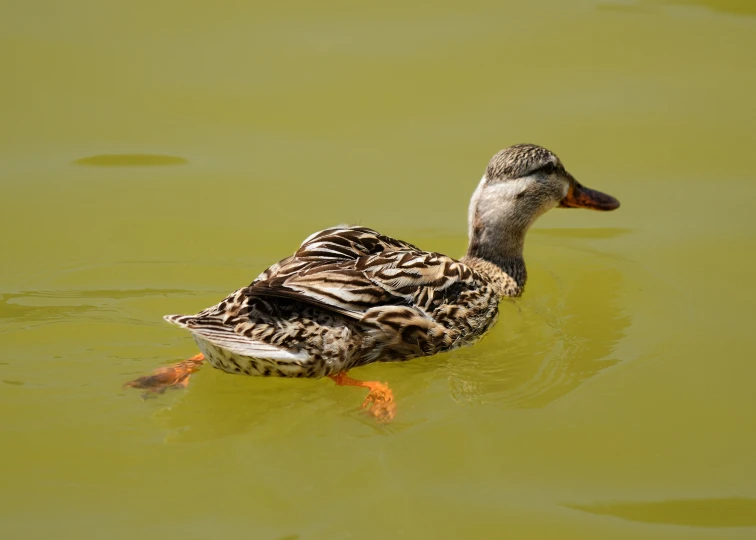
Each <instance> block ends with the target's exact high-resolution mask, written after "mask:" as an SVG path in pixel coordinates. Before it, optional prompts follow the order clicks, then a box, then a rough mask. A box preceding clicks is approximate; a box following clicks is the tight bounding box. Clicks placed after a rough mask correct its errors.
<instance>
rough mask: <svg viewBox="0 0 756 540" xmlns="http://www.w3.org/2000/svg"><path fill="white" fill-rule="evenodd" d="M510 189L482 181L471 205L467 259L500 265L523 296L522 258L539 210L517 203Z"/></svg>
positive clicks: (526, 273)
mask: <svg viewBox="0 0 756 540" xmlns="http://www.w3.org/2000/svg"><path fill="white" fill-rule="evenodd" d="M507 189H510V187H509V186H507V185H499V186H493V187H492V186H489V185H488V184H487V180H486V177H485V176H484V177H483V179H482V180H481V182H480V185H479V186H478V189H477V190H476V191H475V193H474V194H473V197H472V200H471V201H470V211H469V237H470V244H469V246H468V248H467V255H466V258H469V259H480V260H484V261H487V262H489V263H492V264H494V265H496V266H497V267H498V268H499V269H501V271H502V272H504V273H506V274H507V275H508V276H509V277H510V278H512V279H513V280H514V281H515V282H516V283H517V289H518V293H517V294H520V293H521V292H522V289H523V288H524V287H525V282H526V281H527V279H528V272H527V270H526V269H525V260H524V259H523V257H522V252H523V247H524V245H525V234H526V233H527V232H528V229H529V228H530V226H531V225H532V224H533V222H534V221H535V219H536V217H537V216H538V210H539V209H538V207H537V206H532V207H531V206H530V205H528V204H525V203H523V202H522V201H521V202H519V203H515V201H516V198H514V197H512V196H507V194H506V193H505V191H506V190H507ZM492 190H493V193H492ZM496 190H499V191H501V192H504V196H501V195H497V194H496ZM492 195H493V196H492ZM515 204H517V207H515Z"/></svg>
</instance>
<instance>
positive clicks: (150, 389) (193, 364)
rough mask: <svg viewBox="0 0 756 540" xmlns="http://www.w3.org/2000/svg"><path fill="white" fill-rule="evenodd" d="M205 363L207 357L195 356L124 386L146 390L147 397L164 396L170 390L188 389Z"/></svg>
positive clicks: (159, 369) (200, 354)
mask: <svg viewBox="0 0 756 540" xmlns="http://www.w3.org/2000/svg"><path fill="white" fill-rule="evenodd" d="M204 361H205V355H203V354H202V353H199V354H195V355H194V356H192V357H191V358H187V359H186V360H182V361H181V362H178V363H177V364H173V365H171V366H165V367H161V368H158V369H156V370H155V371H153V372H152V375H145V376H144V377H139V378H138V379H134V380H133V381H129V382H127V383H126V384H124V386H126V387H129V388H139V389H141V390H145V392H144V394H143V395H144V396H145V397H147V396H149V395H150V394H162V393H163V392H165V391H166V390H167V389H168V388H186V387H187V386H189V377H190V376H191V374H192V373H194V372H195V371H197V370H199V368H200V366H201V365H202V362H204Z"/></svg>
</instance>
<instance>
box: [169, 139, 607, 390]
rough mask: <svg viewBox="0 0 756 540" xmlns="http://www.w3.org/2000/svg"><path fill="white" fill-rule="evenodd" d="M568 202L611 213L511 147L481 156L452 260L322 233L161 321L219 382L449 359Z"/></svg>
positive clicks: (539, 157) (546, 161)
mask: <svg viewBox="0 0 756 540" xmlns="http://www.w3.org/2000/svg"><path fill="white" fill-rule="evenodd" d="M580 190H582V191H580ZM578 191H580V193H583V194H584V193H585V192H590V193H589V195H591V194H592V196H594V197H598V196H599V195H600V196H602V197H604V199H601V198H600V197H598V198H595V199H591V200H590V201H589V202H591V203H592V204H593V206H591V204H588V203H586V202H585V201H586V200H588V199H585V200H584V201H582V203H581V204H580V205H582V206H588V207H592V208H596V209H603V210H610V209H613V208H616V207H617V206H618V205H619V203H618V202H617V201H616V200H614V199H613V198H612V197H609V196H607V195H604V194H601V193H598V192H592V191H591V190H586V189H585V188H582V186H580V185H579V184H578V183H577V182H576V181H575V179H574V178H573V177H572V176H571V175H569V173H567V172H566V170H565V169H564V167H563V166H562V164H561V162H560V161H559V159H558V158H557V157H556V156H555V155H554V154H553V153H551V152H549V151H548V150H546V149H544V148H541V147H538V146H535V145H517V146H514V147H511V148H508V149H505V150H502V151H501V152H499V153H498V154H496V155H495V156H494V157H493V159H492V160H491V162H490V163H489V165H488V168H487V170H486V174H485V175H484V177H483V179H482V180H481V182H480V184H479V186H478V189H477V190H476V192H475V194H474V195H473V198H472V201H471V203H470V216H469V219H470V246H469V248H468V252H467V255H466V256H465V257H463V258H462V259H460V260H455V259H452V258H450V257H448V256H446V255H442V254H439V253H432V252H427V251H423V250H421V249H419V248H417V247H415V246H413V245H412V244H408V243H406V242H402V241H400V240H396V239H393V238H390V237H388V236H384V235H381V234H380V233H378V232H376V231H374V230H371V229H368V228H365V227H349V226H340V227H334V228H330V229H325V230H323V231H320V232H317V233H315V234H313V235H311V236H310V237H309V238H307V239H306V240H305V241H304V243H302V245H301V246H300V248H299V249H298V250H297V251H296V253H294V255H292V256H291V257H288V258H286V259H284V260H282V261H280V262H278V263H276V264H274V265H272V266H271V267H270V268H268V269H267V270H265V271H264V272H263V273H262V274H260V275H259V276H258V277H257V279H255V281H254V282H252V284H251V285H249V286H248V287H244V288H242V289H239V290H237V291H235V292H234V293H232V294H231V295H229V296H228V297H227V298H225V299H224V300H222V301H221V302H220V303H218V304H217V305H215V306H212V307H210V308H207V309H205V310H203V311H202V312H200V313H198V314H196V315H168V316H166V317H165V318H166V320H168V321H169V322H172V323H175V324H177V325H179V326H181V327H184V328H186V329H187V330H189V331H190V332H191V333H192V335H193V336H194V338H195V340H196V341H197V344H198V346H199V348H200V349H201V350H202V353H203V354H204V355H205V357H206V358H207V360H208V361H209V362H210V363H211V364H212V365H213V366H214V367H216V368H219V369H221V370H223V371H226V372H229V373H242V374H247V375H263V376H267V375H276V376H283V377H323V376H327V375H336V374H338V373H341V372H344V371H346V370H348V369H351V368H353V367H357V366H361V365H364V364H368V363H371V362H376V361H382V362H387V361H398V360H408V359H411V358H416V357H419V356H428V355H432V354H436V353H439V352H444V351H449V350H452V349H454V348H457V347H459V346H461V345H465V344H470V343H473V342H475V341H476V340H478V339H479V338H480V337H481V336H482V335H483V334H484V333H485V332H486V331H487V330H488V329H490V328H491V327H492V326H493V324H494V323H495V322H496V318H497V314H498V304H499V301H500V300H501V298H502V297H505V296H518V295H520V294H521V293H522V290H523V287H524V285H525V280H526V277H527V273H526V271H525V264H524V262H523V259H522V247H523V242H524V236H525V233H526V232H527V230H528V228H529V227H530V225H531V224H532V223H533V222H534V221H535V219H536V218H537V217H538V216H539V215H541V214H542V213H544V212H545V211H547V210H548V209H550V208H553V207H554V206H557V205H558V204H561V205H562V206H570V204H567V202H568V200H569V201H573V202H574V200H577V199H575V197H578V195H575V196H574V197H573V195H572V194H573V192H575V193H578ZM580 196H584V195H580ZM573 199H574V200H573ZM596 201H598V202H596ZM602 205H603V206H602Z"/></svg>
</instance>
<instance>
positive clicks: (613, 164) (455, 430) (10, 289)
mask: <svg viewBox="0 0 756 540" xmlns="http://www.w3.org/2000/svg"><path fill="white" fill-rule="evenodd" d="M755 15H756V11H754V9H753V3H752V2H748V1H745V0H744V1H740V2H738V1H734V0H733V1H725V0H722V1H714V0H708V1H703V0H698V1H692V0H691V1H671V0H668V1H662V0H636V1H622V0H616V1H613V0H577V1H573V2H561V1H557V0H540V1H537V2H530V3H526V2H492V1H482V2H466V3H465V4H464V6H462V5H458V4H449V3H442V4H436V5H434V7H432V8H431V7H429V4H427V3H421V2H406V1H405V2H393V3H392V2H390V3H388V4H386V3H384V4H382V6H381V7H366V6H363V5H359V6H358V5H356V4H354V3H350V2H340V1H331V2H325V3H323V2H319V3H317V5H315V4H312V3H307V2H296V3H295V4H291V3H288V4H286V5H284V4H280V5H279V4H272V3H265V4H255V3H248V2H220V3H212V4H210V3H202V2H194V1H189V2H186V1H185V2H175V1H166V2H157V3H155V2H150V3H147V2H129V3H123V2H121V3H112V2H110V3H92V2H84V1H81V0H73V1H70V2H66V3H65V4H63V3H59V2H49V1H47V2H38V3H35V4H33V5H32V4H22V3H18V2H17V3H14V4H12V5H7V6H5V7H3V8H0V72H1V73H2V80H3V84H1V85H0V111H2V118H3V120H2V124H1V127H0V193H2V197H1V198H0V200H1V201H2V206H1V209H2V211H0V227H1V228H2V231H3V233H2V235H0V253H1V254H2V258H1V259H0V260H2V262H0V412H1V413H2V417H3V426H4V427H3V430H2V436H1V437H2V438H1V439H0V443H2V457H3V460H2V463H3V464H4V466H3V467H2V481H0V535H1V536H2V537H3V538H51V537H55V538H77V539H80V538H103V537H107V538H113V539H119V538H124V539H126V538H128V539H133V538H141V539H152V538H177V539H200V538H207V539H213V538H227V539H234V538H240V539H241V538H244V539H247V538H255V539H258V538H260V539H268V538H269V539H279V540H282V539H295V538H297V539H337V538H408V539H409V538H463V537H464V538H518V539H531V538H532V539H551V538H561V539H592V538H596V539H605V538H613V539H624V538H644V539H657V538H658V539H667V538H674V539H691V538H702V539H704V538H705V539H708V538H711V539H722V538H753V537H754V535H756V528H755V526H756V513H755V510H754V509H755V508H756V506H755V505H754V501H755V500H756V461H755V460H754V458H753V456H754V455H756V431H755V430H754V429H753V414H754V411H755V410H756V393H755V392H754V391H753V381H754V380H756V363H754V361H753V359H754V352H756V347H755V345H756V338H754V332H753V328H752V327H753V305H754V302H755V301H756V294H754V287H753V284H752V280H753V266H754V262H756V260H755V256H754V253H756V251H755V250H754V248H756V242H755V241H754V240H755V239H756V238H755V237H756V223H755V219H754V217H753V201H754V196H755V195H756V184H754V178H753V159H752V156H753V143H754V125H756V108H755V107H754V104H753V103H754V101H753V96H754V95H756V70H754V63H753V51H754V50H756V17H755ZM518 142H535V143H538V144H542V145H544V146H547V147H549V148H551V149H553V150H554V151H556V152H557V153H558V154H559V155H560V157H561V158H562V159H563V161H564V162H565V164H566V165H567V167H568V169H569V170H570V171H571V172H572V173H573V174H574V175H575V176H576V177H577V178H578V179H580V180H581V181H582V182H584V183H585V184H586V185H590V186H592V187H595V188H597V189H601V190H604V191H606V192H608V193H611V194H613V195H615V196H616V197H617V198H619V199H620V200H621V201H622V204H623V206H622V208H621V209H620V210H619V211H617V212H613V213H608V214H603V213H601V214H600V213H594V212H588V211H578V210H559V211H556V210H555V211H553V212H551V213H549V214H548V215H546V216H545V217H544V218H542V219H541V220H540V221H539V222H538V224H537V225H536V227H535V229H534V230H533V231H532V232H531V234H530V235H529V237H528V241H527V246H526V260H527V262H528V266H529V273H530V279H529V282H528V286H527V290H526V294H525V296H524V297H523V298H522V299H520V300H517V301H516V302H505V303H503V304H502V307H501V311H502V314H501V318H500V322H499V324H498V326H497V327H496V329H495V330H494V331H493V332H492V333H491V334H490V335H489V336H488V337H487V338H486V339H484V340H483V341H482V342H481V343H480V344H479V345H477V346H476V347H474V348H467V349H463V350H459V351H456V352H454V353H451V354H446V355H442V356H438V357H433V358H427V359H420V360H416V361H412V362H409V363H405V364H393V365H388V364H386V365H372V366H368V367H365V368H362V369H359V370H355V371H354V373H353V374H354V376H358V377H361V378H364V379H380V380H383V381H387V382H389V383H390V384H391V386H392V387H393V389H394V392H395V394H396V396H397V399H398V405H399V414H398V416H397V418H396V421H395V422H394V423H393V424H391V425H388V426H378V425H376V424H375V423H374V422H372V421H371V420H370V419H369V418H367V417H365V416H364V415H363V414H362V413H361V412H360V410H359V404H360V402H361V400H362V397H363V395H362V393H361V392H360V391H359V390H355V389H349V388H336V387H334V385H333V384H332V383H331V382H330V381H324V380H320V381H302V380H294V381H288V380H270V379H255V378H245V377H239V376H231V375H227V374H224V373H221V372H218V371H215V370H211V369H204V370H202V371H201V372H200V373H199V374H197V375H196V376H195V377H194V379H193V381H192V384H191V386H190V388H189V389H188V390H186V391H180V392H179V391H176V392H170V393H167V394H165V395H164V396H161V397H160V398H158V399H152V400H147V401H143V400H141V399H140V397H139V395H138V393H137V392H134V391H131V390H124V389H122V388H121V385H122V384H123V383H124V382H125V381H126V380H129V379H130V378H134V377H136V376H139V375H143V374H146V373H148V372H149V371H150V370H152V369H153V368H155V367H157V366H160V365H164V364H167V363H170V362H173V361H177V360H179V359H182V358H185V357H187V356H189V355H192V354H194V353H195V352H196V351H195V349H194V347H193V343H192V341H191V339H190V338H189V337H188V336H187V335H185V334H184V333H182V332H181V331H180V330H178V329H176V328H173V327H170V326H169V325H167V324H165V323H164V322H163V321H162V319H161V316H162V315H163V314H165V313H176V312H186V313H190V312H195V311H198V310H200V309H201V308H204V307H206V306H207V305H210V304H211V303H215V302H217V301H218V300H219V299H220V298H222V297H223V296H224V295H225V294H226V293H228V292H230V291H231V290H234V289H235V288H237V287H239V286H241V285H244V284H247V283H248V282H250V281H251V280H252V279H253V277H254V276H256V275H257V273H259V272H260V271H261V270H262V269H264V268H265V267H266V266H267V265H268V264H270V263H272V262H274V261H276V260H278V259H280V258H282V257H284V256H286V255H288V254H289V253H291V251H292V250H293V249H295V247H296V246H297V245H298V243H299V242H301V241H302V239H304V238H305V237H307V236H308V235H309V234H310V233H312V232H313V231H315V230H318V229H320V228H323V227H326V226H329V225H334V224H338V223H354V224H362V225H366V226H370V227H373V228H377V229H379V230H381V231H382V232H385V233H387V234H391V235H394V236H397V237H399V238H402V239H404V240H407V241H410V242H413V243H415V244H419V245H421V246H423V247H425V248H427V249H431V250H437V251H442V252H445V253H449V254H451V255H461V254H462V253H463V252H464V249H465V246H466V237H465V234H466V221H465V220H466V216H465V214H466V208H467V200H468V197H469V196H470V194H471V193H472V191H473V189H474V188H475V185H476V184H477V181H478V179H479V178H480V175H481V174H482V172H483V170H484V167H485V164H486V162H487V160H488V159H489V158H490V156H491V155H492V154H493V153H494V152H496V151H497V150H499V149H500V148H502V147H505V146H508V145H510V144H514V143H518Z"/></svg>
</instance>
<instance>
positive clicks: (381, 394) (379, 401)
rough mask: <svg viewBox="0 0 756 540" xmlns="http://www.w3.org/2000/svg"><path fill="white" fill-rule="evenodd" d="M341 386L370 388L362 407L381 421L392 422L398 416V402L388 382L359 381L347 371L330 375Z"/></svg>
mask: <svg viewBox="0 0 756 540" xmlns="http://www.w3.org/2000/svg"><path fill="white" fill-rule="evenodd" d="M329 377H330V378H331V379H333V381H334V382H335V383H336V384H338V385H339V386H361V387H363V388H369V389H370V392H368V395H367V397H366V398H365V401H364V402H363V403H362V408H363V409H367V412H368V413H370V415H371V416H373V418H375V419H376V420H378V421H379V422H381V423H387V422H391V420H393V419H394V416H396V403H394V393H393V392H392V391H391V389H390V388H389V387H388V385H387V384H385V383H382V382H378V381H358V380H356V379H352V378H351V377H347V374H346V372H345V371H342V372H341V373H339V374H338V375H329Z"/></svg>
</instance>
